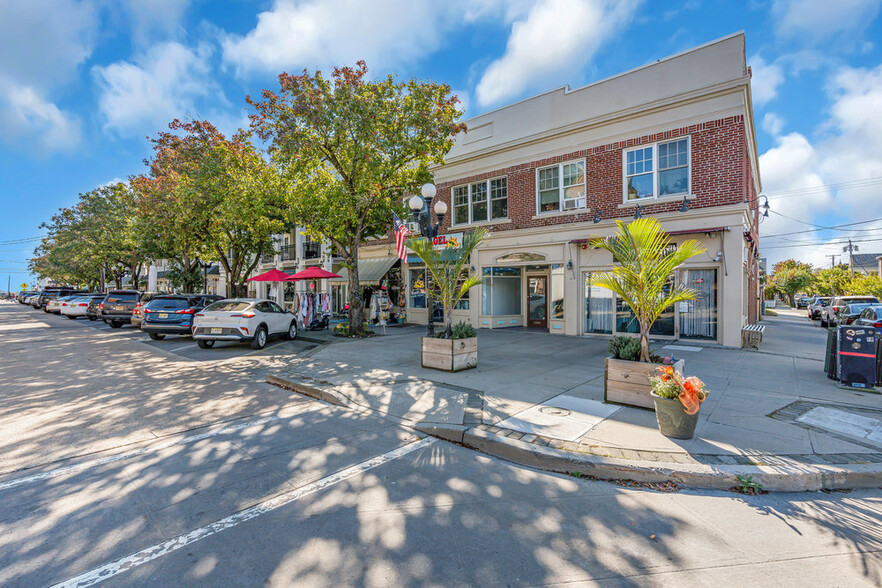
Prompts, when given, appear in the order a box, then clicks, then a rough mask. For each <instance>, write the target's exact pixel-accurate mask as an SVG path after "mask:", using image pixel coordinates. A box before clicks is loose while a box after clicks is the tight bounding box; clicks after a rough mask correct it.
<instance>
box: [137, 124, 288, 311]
mask: <svg viewBox="0 0 882 588" xmlns="http://www.w3.org/2000/svg"><path fill="white" fill-rule="evenodd" d="M153 143H154V156H153V159H152V160H150V161H149V162H147V163H148V166H149V168H150V171H149V174H147V175H144V176H139V177H137V178H134V179H133V184H134V185H135V186H136V189H137V191H138V193H139V196H140V200H139V201H140V203H141V205H140V206H139V210H140V212H141V214H142V215H144V216H146V217H147V221H146V224H147V226H148V227H150V232H151V234H152V235H154V242H155V243H156V244H157V246H158V248H159V250H160V251H161V252H162V253H161V254H158V255H157V257H166V258H170V259H173V260H175V261H176V262H177V264H178V265H179V266H180V267H181V269H182V271H183V272H185V273H188V272H192V271H193V270H194V269H195V268H196V260H197V258H199V257H201V258H202V259H203V260H212V261H219V262H220V264H221V265H222V266H223V268H224V271H225V273H226V277H227V293H228V294H229V295H230V296H238V295H244V293H245V290H246V286H245V280H246V278H247V277H248V275H249V274H250V273H251V271H252V270H253V269H254V268H255V267H256V266H257V263H258V262H259V260H260V256H261V254H263V253H266V252H268V251H270V249H271V247H272V241H271V237H272V235H273V234H274V233H279V232H283V231H284V230H285V229H286V228H287V227H288V226H290V224H291V223H290V220H289V219H288V217H289V216H290V212H289V211H288V210H287V206H286V203H287V201H288V199H287V197H286V192H287V189H286V188H285V187H284V184H283V183H282V181H281V178H280V177H279V175H278V174H277V173H276V171H275V169H274V168H273V167H272V166H271V165H269V164H268V163H267V162H266V161H265V160H264V159H263V158H262V157H261V155H260V152H259V151H258V150H257V149H256V148H255V147H254V145H253V144H252V143H251V141H250V135H249V133H246V132H239V133H237V134H236V135H235V136H233V137H232V138H231V139H228V138H226V137H225V136H224V135H223V134H222V133H221V132H220V131H218V130H217V129H216V128H215V127H214V125H212V124H211V123H210V122H208V121H206V120H193V121H188V122H182V121H179V120H174V121H172V122H171V123H170V124H169V131H167V132H162V133H159V135H158V136H157V137H156V138H155V139H154V140H153Z"/></svg>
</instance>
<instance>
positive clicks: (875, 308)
mask: <svg viewBox="0 0 882 588" xmlns="http://www.w3.org/2000/svg"><path fill="white" fill-rule="evenodd" d="M852 324H854V325H860V326H862V327H876V328H877V329H882V305H878V304H873V305H871V306H868V307H866V308H865V309H864V310H863V311H862V312H861V314H860V316H858V318H857V319H856V320H855V321H854V323H852Z"/></svg>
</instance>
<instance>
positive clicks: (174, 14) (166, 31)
mask: <svg viewBox="0 0 882 588" xmlns="http://www.w3.org/2000/svg"><path fill="white" fill-rule="evenodd" d="M189 7H190V0H124V1H123V2H121V8H122V9H123V10H124V11H125V12H127V13H128V20H129V26H130V27H131V29H132V37H133V40H134V42H135V45H137V46H145V45H147V44H148V42H149V41H150V40H151V39H154V38H161V39H163V40H168V39H174V38H177V37H179V36H181V35H182V34H183V32H184V30H183V28H182V27H181V21H182V19H183V18H184V14H185V13H186V12H187V9H188V8H189Z"/></svg>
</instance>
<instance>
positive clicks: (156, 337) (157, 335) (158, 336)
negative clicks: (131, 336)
mask: <svg viewBox="0 0 882 588" xmlns="http://www.w3.org/2000/svg"><path fill="white" fill-rule="evenodd" d="M147 334H148V335H150V338H151V339H153V340H154V341H162V340H163V339H165V335H162V334H160V333H147Z"/></svg>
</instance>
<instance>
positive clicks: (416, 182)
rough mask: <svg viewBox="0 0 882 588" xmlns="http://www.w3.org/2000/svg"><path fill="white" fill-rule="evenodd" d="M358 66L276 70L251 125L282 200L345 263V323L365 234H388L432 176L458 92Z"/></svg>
mask: <svg viewBox="0 0 882 588" xmlns="http://www.w3.org/2000/svg"><path fill="white" fill-rule="evenodd" d="M367 71H368V69H367V66H366V65H365V63H364V62H363V61H359V62H358V64H357V66H356V67H354V68H352V67H340V68H335V69H334V71H333V73H332V74H331V76H330V78H327V77H325V76H324V75H323V74H322V73H321V72H320V71H316V72H315V73H309V72H307V71H306V70H304V72H303V73H302V74H300V75H289V74H287V73H283V74H281V75H280V76H279V86H280V88H279V90H278V92H273V91H270V90H264V91H263V93H262V100H253V99H252V98H251V97H250V96H249V97H248V98H247V102H248V103H249V104H250V105H251V106H252V107H253V108H254V113H253V114H252V115H251V124H252V128H253V129H255V130H256V131H257V133H258V135H259V136H260V137H261V138H262V139H263V140H265V141H270V142H271V145H270V153H271V155H272V159H273V161H274V162H275V163H276V165H277V166H278V167H279V169H280V170H281V171H282V173H283V174H284V175H285V176H286V177H287V178H288V179H289V183H290V186H291V190H292V194H291V196H292V199H291V209H292V211H293V212H294V216H295V219H296V221H297V223H298V224H300V225H301V226H303V227H304V228H305V230H306V232H307V233H308V234H310V235H311V236H313V237H316V238H319V239H327V240H329V241H330V242H331V243H333V244H334V246H335V247H336V250H337V253H338V255H340V256H341V257H342V260H343V265H344V267H346V268H347V269H348V272H349V309H350V313H349V318H350V320H349V329H350V333H351V334H355V335H357V334H360V333H362V332H363V330H364V314H363V307H364V304H363V301H362V298H361V296H360V295H359V292H360V290H359V281H358V250H359V245H360V244H361V242H362V241H363V240H364V239H365V238H367V237H371V236H376V235H383V234H387V233H388V232H389V230H390V228H391V226H392V213H393V212H396V211H397V212H398V213H399V214H403V213H404V212H405V210H404V202H403V197H404V195H405V193H407V192H415V191H416V189H417V187H418V186H420V185H421V184H422V183H424V182H426V181H428V180H430V179H431V175H430V174H429V166H430V165H433V164H441V163H443V160H444V156H445V155H446V154H447V152H448V151H450V149H451V147H453V138H454V136H455V135H456V134H457V133H458V132H460V131H464V130H465V125H464V124H462V123H460V122H458V121H459V118H460V117H461V116H462V114H463V113H462V111H460V110H459V109H458V108H457V104H458V102H459V100H458V99H457V98H456V97H455V96H453V95H452V94H451V90H450V87H449V86H447V85H445V84H437V83H432V82H420V81H417V80H413V79H411V80H408V81H406V82H399V81H396V79H395V78H394V77H393V76H391V75H390V76H388V77H386V78H384V79H380V80H377V81H371V80H368V79H367Z"/></svg>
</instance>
